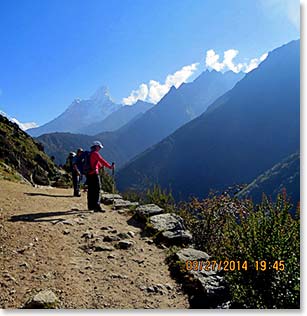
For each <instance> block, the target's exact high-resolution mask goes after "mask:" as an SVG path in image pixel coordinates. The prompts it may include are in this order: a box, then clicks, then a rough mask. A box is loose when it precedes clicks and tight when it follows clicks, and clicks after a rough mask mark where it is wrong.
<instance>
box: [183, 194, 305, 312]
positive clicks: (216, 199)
mask: <svg viewBox="0 0 307 316" xmlns="http://www.w3.org/2000/svg"><path fill="white" fill-rule="evenodd" d="M291 207H292V206H291V204H290V203H289V201H288V200H287V198H286V195H285V193H284V194H281V195H278V197H277V199H276V202H275V203H272V202H271V201H269V200H268V199H267V198H266V197H265V196H264V197H263V201H262V203H261V204H260V205H257V206H255V205H253V204H252V202H251V201H248V200H243V201H240V200H238V199H236V198H232V197H230V196H229V195H227V194H224V195H221V196H213V197H210V198H208V199H206V200H204V201H197V200H193V201H192V202H191V203H188V204H185V205H181V208H180V215H181V216H183V217H184V218H185V220H186V222H187V225H188V228H189V229H190V231H191V232H192V233H193V238H194V242H195V245H196V247H197V248H198V249H201V250H204V251H206V252H208V253H209V254H210V255H211V256H212V258H214V259H217V260H223V261H224V260H234V261H235V262H237V261H240V262H244V261H247V262H248V268H247V270H246V271H245V270H244V269H243V270H242V269H241V270H240V271H239V270H238V269H237V268H236V269H234V271H227V272H226V271H224V275H225V278H226V280H227V283H228V285H229V288H230V293H231V296H232V304H233V306H234V307H241V308H299V298H300V219H299V214H298V212H297V213H296V215H295V217H292V216H291V215H290V213H289V211H290V209H291ZM261 260H263V261H265V262H266V264H267V267H266V269H263V271H262V269H261V267H260V266H259V267H258V270H257V269H256V263H255V262H256V261H261ZM275 261H279V262H278V263H277V265H278V264H280V262H282V261H284V264H285V269H284V271H281V270H279V271H276V270H275V269H274V268H273V264H274V262H275ZM269 263H271V264H269ZM269 266H270V267H269ZM279 268H281V265H279Z"/></svg>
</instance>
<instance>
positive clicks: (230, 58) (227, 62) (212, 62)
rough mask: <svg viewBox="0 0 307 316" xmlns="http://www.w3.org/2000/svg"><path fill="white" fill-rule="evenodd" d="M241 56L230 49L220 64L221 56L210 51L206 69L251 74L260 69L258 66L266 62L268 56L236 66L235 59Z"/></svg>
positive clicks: (236, 51)
mask: <svg viewBox="0 0 307 316" xmlns="http://www.w3.org/2000/svg"><path fill="white" fill-rule="evenodd" d="M238 54H239V51H238V50H236V49H228V50H226V51H225V52H224V60H223V61H222V62H219V59H220V56H219V55H218V54H217V53H216V52H215V51H214V50H213V49H210V50H208V51H207V53H206V60H205V63H206V67H207V68H212V69H214V70H216V71H227V70H231V71H233V72H236V73H238V72H240V71H243V72H245V73H247V72H250V71H251V70H253V69H255V68H257V67H258V65H259V64H260V63H261V62H262V61H264V60H265V59H266V58H267V56H268V54H267V53H265V54H263V55H261V56H260V57H259V58H252V59H251V60H250V61H249V62H248V63H246V62H245V63H238V64H235V62H234V59H235V57H237V55H238Z"/></svg>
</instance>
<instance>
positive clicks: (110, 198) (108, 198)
mask: <svg viewBox="0 0 307 316" xmlns="http://www.w3.org/2000/svg"><path fill="white" fill-rule="evenodd" d="M122 199H123V197H122V196H121V195H119V194H112V193H102V194H101V201H102V203H104V204H112V203H113V202H114V201H115V200H122Z"/></svg>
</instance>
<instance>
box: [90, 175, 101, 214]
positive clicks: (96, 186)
mask: <svg viewBox="0 0 307 316" xmlns="http://www.w3.org/2000/svg"><path fill="white" fill-rule="evenodd" d="M87 185H88V189H87V206H88V209H89V210H94V209H96V208H99V207H100V187H101V186H100V177H99V175H98V174H89V175H88V176H87Z"/></svg>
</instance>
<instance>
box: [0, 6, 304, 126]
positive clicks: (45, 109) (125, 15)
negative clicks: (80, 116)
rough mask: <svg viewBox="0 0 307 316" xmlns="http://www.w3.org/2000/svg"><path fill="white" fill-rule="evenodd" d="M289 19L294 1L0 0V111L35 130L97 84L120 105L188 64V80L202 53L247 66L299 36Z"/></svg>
mask: <svg viewBox="0 0 307 316" xmlns="http://www.w3.org/2000/svg"><path fill="white" fill-rule="evenodd" d="M298 17H299V0H232V1H229V0H176V1H175V0H168V1H164V0H155V1H150V0H112V1H107V0H89V1H84V0H65V1H63V0H61V1H59V0H52V1H51V0H48V1H47V0H27V1H25V0H24V1H18V0H1V2H0V40H1V50H0V110H2V111H4V112H6V113H7V114H9V115H10V116H12V117H16V118H17V119H18V120H19V121H22V122H28V121H34V122H37V123H38V124H40V125H41V124H43V123H46V122H47V121H49V120H51V119H53V118H54V117H56V116H57V115H59V114H60V113H61V112H63V111H64V110H65V109H66V108H67V107H68V106H69V105H70V103H71V102H72V100H73V99H75V98H89V97H90V96H91V95H92V94H93V93H94V92H95V90H96V89H97V88H98V87H99V86H102V85H107V86H108V87H109V89H110V94H111V95H112V97H113V99H114V100H115V101H117V102H121V101H122V100H123V98H127V97H128V96H129V95H130V94H131V91H132V90H136V91H137V93H138V92H139V90H138V89H139V87H140V85H141V84H142V83H143V84H144V83H149V82H150V81H151V80H152V81H153V82H158V83H164V82H165V80H166V78H170V79H171V80H170V82H172V78H173V77H167V76H169V75H172V74H175V73H176V72H178V71H180V70H182V68H183V67H184V66H188V67H191V65H193V64H197V67H196V66H195V67H194V68H195V69H193V70H192V73H193V74H191V69H192V68H185V70H187V71H188V72H189V71H190V73H189V80H191V79H193V77H195V76H196V75H197V74H198V73H199V72H201V71H202V70H204V69H205V67H206V65H205V60H206V54H207V52H208V51H210V50H214V54H215V55H214V54H213V55H211V57H212V56H213V59H214V58H215V56H216V55H217V54H218V55H219V56H220V59H219V62H223V53H224V52H225V51H227V50H231V51H232V52H236V53H235V54H234V55H236V56H235V59H233V60H234V61H235V62H236V64H239V63H242V64H244V63H247V64H249V63H250V61H251V59H254V58H260V57H261V56H263V54H264V53H266V52H268V51H270V50H272V49H274V48H276V47H278V46H281V45H282V44H284V43H287V42H289V41H291V40H293V39H297V38H299V37H300V33H299V18H298ZM211 52H212V51H211ZM224 70H225V69H224ZM181 74H182V73H179V75H181ZM148 87H149V85H148ZM162 88H163V87H162Z"/></svg>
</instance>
